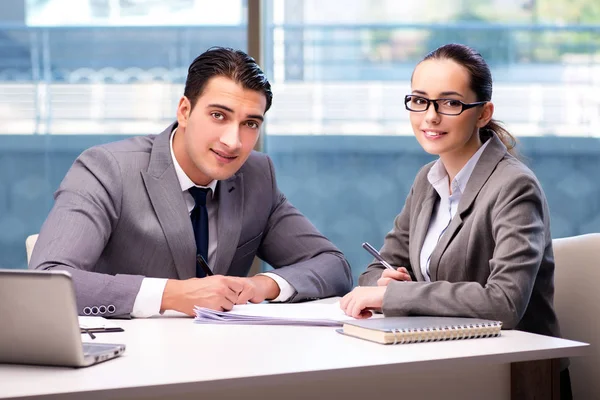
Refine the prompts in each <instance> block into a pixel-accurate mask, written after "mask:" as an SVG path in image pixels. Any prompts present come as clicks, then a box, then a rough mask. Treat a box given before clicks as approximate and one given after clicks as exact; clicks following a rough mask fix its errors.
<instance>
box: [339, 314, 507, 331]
mask: <svg viewBox="0 0 600 400" xmlns="http://www.w3.org/2000/svg"><path fill="white" fill-rule="evenodd" d="M343 322H344V325H354V326H359V327H361V328H366V329H373V330H378V331H384V332H392V331H402V330H409V331H414V330H421V329H444V328H448V329H451V328H452V327H469V326H477V325H478V326H492V325H498V324H499V325H502V323H501V322H500V321H492V320H487V319H478V318H459V317H421V316H411V317H386V318H376V319H359V320H351V321H343Z"/></svg>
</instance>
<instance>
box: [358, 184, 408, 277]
mask: <svg viewBox="0 0 600 400" xmlns="http://www.w3.org/2000/svg"><path fill="white" fill-rule="evenodd" d="M413 192H414V187H413V188H411V190H410V193H409V194H408V196H407V198H406V202H405V204H404V207H403V208H402V211H401V212H400V214H398V215H397V216H396V219H395V220H394V227H393V228H392V230H391V231H390V232H388V234H387V235H385V239H384V242H383V247H382V248H381V250H380V251H379V253H380V254H381V256H382V257H383V259H384V260H386V261H387V262H388V263H389V264H390V265H392V266H394V267H405V268H406V269H407V270H408V272H409V273H410V274H411V275H412V276H414V274H413V272H412V267H411V265H410V259H409V249H408V243H409V239H410V235H409V231H410V212H411V211H410V210H411V202H412V197H413ZM383 270H385V267H384V266H383V264H381V263H380V262H379V261H377V260H376V259H374V260H373V261H372V262H371V264H369V265H368V267H367V270H366V271H365V272H363V273H362V274H361V275H360V277H359V278H358V284H359V285H360V286H376V285H377V280H378V279H379V278H380V277H381V274H382V273H383Z"/></svg>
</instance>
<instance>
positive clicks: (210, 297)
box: [160, 275, 244, 316]
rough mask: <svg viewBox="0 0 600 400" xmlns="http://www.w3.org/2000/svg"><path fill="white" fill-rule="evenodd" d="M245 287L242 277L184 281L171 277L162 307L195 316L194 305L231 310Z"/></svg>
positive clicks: (217, 277) (208, 277)
mask: <svg viewBox="0 0 600 400" xmlns="http://www.w3.org/2000/svg"><path fill="white" fill-rule="evenodd" d="M243 289H244V284H243V283H242V282H241V281H240V278H235V277H230V276H223V275H214V276H207V277H206V278H191V279H186V280H183V281H180V280H176V279H169V280H168V281H167V284H166V286H165V291H164V292H163V297H162V303H161V305H160V309H161V311H165V310H175V311H180V312H183V313H185V314H187V315H190V316H195V314H194V306H199V307H206V308H210V309H213V310H218V311H224V310H225V311H229V310H231V308H232V307H233V305H234V304H236V303H237V302H238V298H239V295H240V293H241V292H242V290H243Z"/></svg>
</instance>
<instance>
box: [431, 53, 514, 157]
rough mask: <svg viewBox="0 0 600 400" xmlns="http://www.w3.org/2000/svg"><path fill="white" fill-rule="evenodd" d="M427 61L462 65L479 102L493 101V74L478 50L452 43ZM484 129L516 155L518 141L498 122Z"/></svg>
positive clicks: (490, 123) (492, 121)
mask: <svg viewBox="0 0 600 400" xmlns="http://www.w3.org/2000/svg"><path fill="white" fill-rule="evenodd" d="M426 60H452V61H454V62H455V63H457V64H459V65H462V66H463V67H464V68H465V69H466V70H467V71H468V72H469V76H470V77H471V81H470V85H469V86H470V88H471V90H472V91H473V92H474V93H475V95H476V96H477V101H491V100H492V73H491V72H490V67H489V66H488V65H487V63H486V62H485V60H484V59H483V57H482V56H481V54H479V53H478V52H477V51H476V50H474V49H472V48H471V47H469V46H466V45H464V44H456V43H451V44H446V45H443V46H441V47H438V48H437V49H435V50H434V51H432V52H431V53H429V54H427V55H426V56H425V58H423V61H426ZM482 129H484V130H490V131H493V132H494V133H496V135H498V138H499V139H500V140H501V141H502V143H504V145H505V146H506V148H507V149H508V151H509V153H511V154H513V155H515V151H514V150H513V149H514V147H515V146H516V144H517V140H516V139H515V137H514V136H513V135H512V134H511V133H510V132H508V131H507V130H506V129H505V128H504V127H502V125H501V124H500V123H499V122H498V121H496V120H495V119H491V120H490V122H488V123H487V124H486V126H484V127H483V128H482Z"/></svg>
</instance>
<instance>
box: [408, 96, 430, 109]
mask: <svg viewBox="0 0 600 400" xmlns="http://www.w3.org/2000/svg"><path fill="white" fill-rule="evenodd" d="M427 103H428V101H427V99H426V98H424V97H420V96H411V95H409V96H406V108H408V109H409V110H411V111H425V110H426V109H427Z"/></svg>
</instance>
